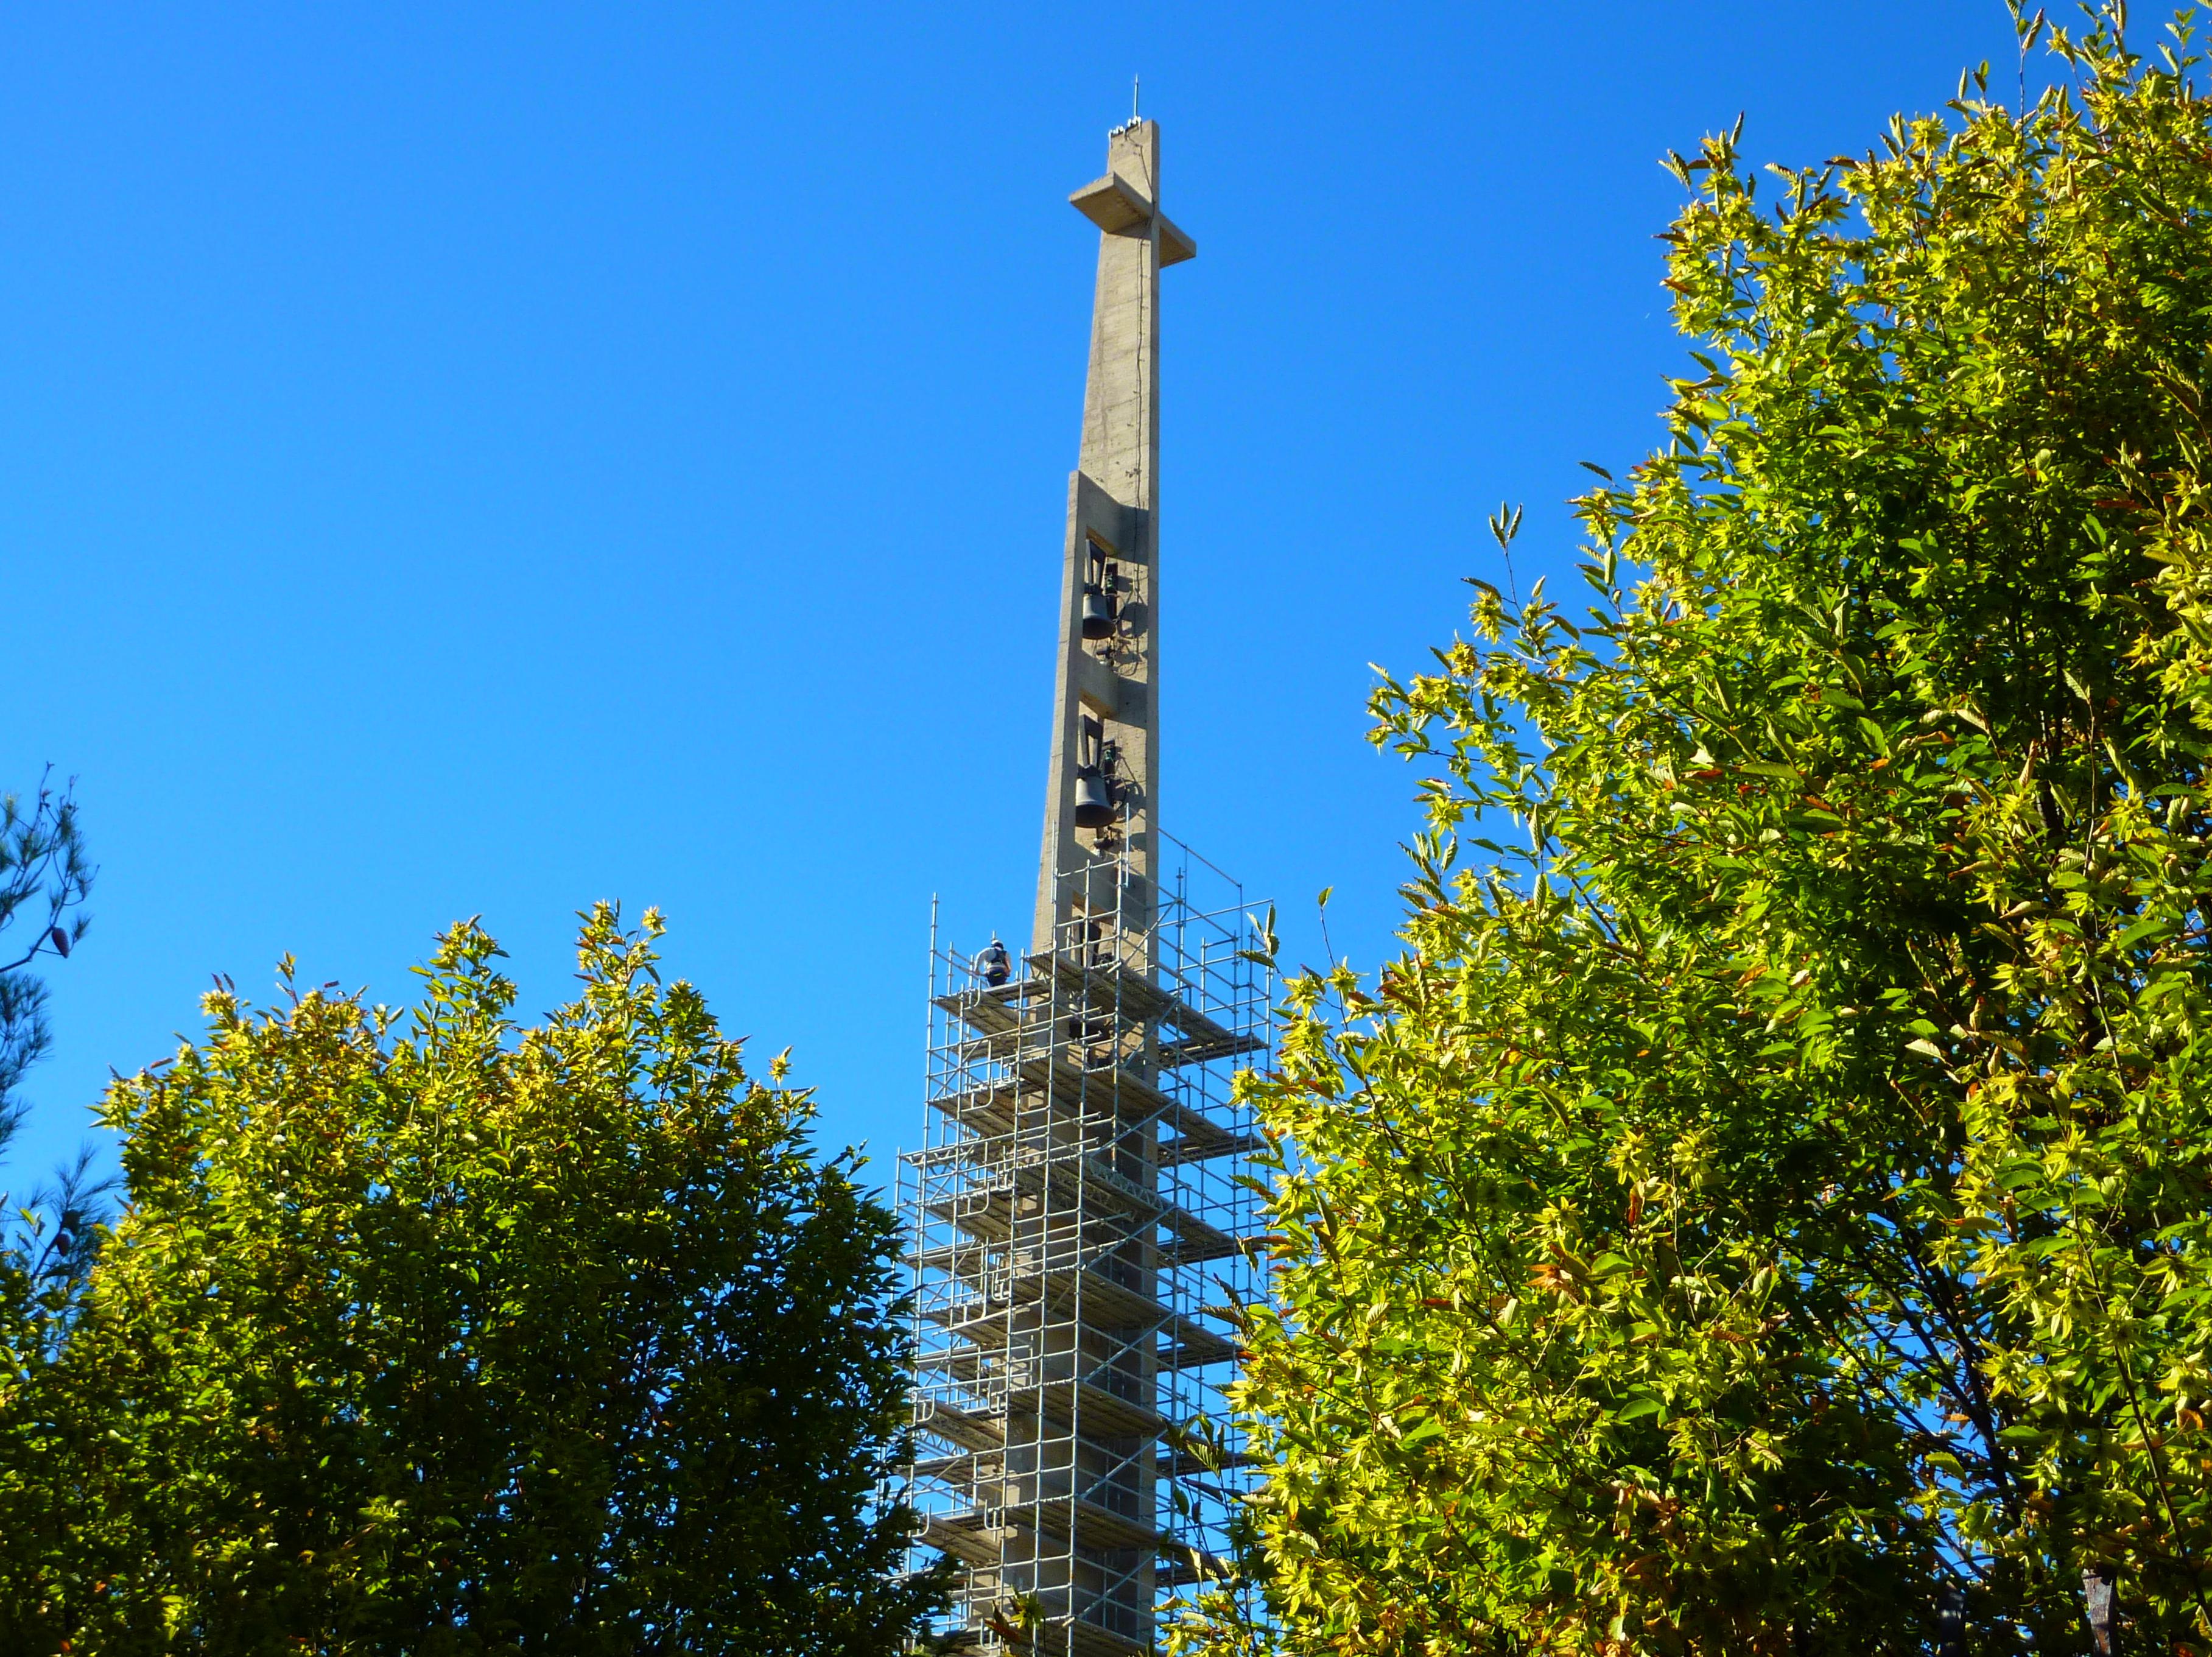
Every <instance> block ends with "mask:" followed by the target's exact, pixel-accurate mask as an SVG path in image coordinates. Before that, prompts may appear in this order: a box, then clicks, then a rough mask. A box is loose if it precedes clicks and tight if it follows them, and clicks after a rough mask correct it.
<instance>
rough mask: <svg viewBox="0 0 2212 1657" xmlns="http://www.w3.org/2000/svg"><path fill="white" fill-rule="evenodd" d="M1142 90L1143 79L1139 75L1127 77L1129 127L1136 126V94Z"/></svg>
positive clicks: (1143, 87)
mask: <svg viewBox="0 0 2212 1657" xmlns="http://www.w3.org/2000/svg"><path fill="white" fill-rule="evenodd" d="M1144 89H1145V77H1144V76H1141V75H1132V76H1130V77H1129V125H1131V126H1134V125H1136V124H1137V109H1138V104H1139V98H1138V94H1139V93H1141V92H1143V90H1144Z"/></svg>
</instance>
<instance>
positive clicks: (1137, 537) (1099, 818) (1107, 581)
mask: <svg viewBox="0 0 2212 1657" xmlns="http://www.w3.org/2000/svg"><path fill="white" fill-rule="evenodd" d="M1068 200H1069V201H1070V202H1071V203H1072V204H1073V205H1074V207H1075V209H1076V210H1078V211H1079V212H1080V213H1081V214H1082V215H1083V216H1085V218H1087V219H1089V220H1091V222H1092V223H1094V224H1096V225H1097V227H1098V283H1097V291H1096V294H1095V295H1094V297H1093V299H1092V302H1091V369H1090V374H1089V376H1088V378H1087V379H1086V381H1085V386H1084V394H1083V448H1082V452H1081V456H1080V459H1079V463H1078V465H1077V466H1076V469H1075V471H1074V472H1073V473H1072V474H1071V475H1070V476H1069V478H1068V480H1067V538H1066V548H1065V554H1064V558H1065V561H1064V563H1063V564H1062V568H1061V574H1060V671H1059V675H1058V679H1057V681H1056V683H1055V685H1054V695H1053V738H1052V764H1051V769H1050V771H1049V772H1048V780H1047V783H1046V788H1045V806H1044V849H1043V855H1042V857H1041V858H1040V859H1039V868H1038V874H1037V903H1036V924H1035V926H1034V928H1033V929H1032V932H1031V947H1033V948H1035V949H1039V950H1042V949H1048V948H1049V947H1051V945H1052V941H1053V938H1054V935H1055V929H1057V928H1060V927H1062V926H1065V925H1066V924H1067V923H1069V922H1070V921H1071V920H1073V919H1074V918H1075V917H1076V916H1077V914H1078V913H1079V912H1081V911H1085V910H1086V909H1087V910H1088V911H1091V912H1092V913H1096V912H1097V911H1098V910H1099V909H1100V908H1101V907H1102V905H1101V903H1100V901H1099V898H1100V894H1097V893H1093V892H1086V891H1084V890H1083V889H1081V883H1080V882H1079V881H1078V880H1074V879H1072V878H1070V876H1069V875H1068V874H1067V871H1070V870H1073V869H1075V868H1079V866H1082V865H1084V864H1085V863H1092V864H1094V865H1095V864H1097V863H1098V862H1100V860H1101V858H1102V856H1103V854H1107V853H1111V852H1115V851H1119V852H1121V853H1122V854H1123V860H1124V861H1125V862H1126V864H1127V871H1128V873H1129V874H1131V875H1133V877H1134V878H1135V879H1136V880H1138V881H1139V882H1141V883H1142V885H1143V886H1144V888H1145V890H1146V892H1147V893H1149V892H1150V891H1151V890H1152V886H1153V883H1154V882H1155V881H1156V880H1157V879H1158V868H1159V848H1158V844H1157V843H1158V834H1157V833H1156V832H1155V813H1156V812H1157V810H1158V799H1159V769H1160V766H1159V698H1158V667H1159V655H1158V646H1159V470H1160V272H1161V271H1163V270H1164V269H1165V268H1166V267H1167V266H1169V265H1177V264H1181V263H1182V261H1183V260H1184V259H1190V258H1192V257H1194V255H1195V254H1196V253H1197V252H1198V247H1197V244H1196V243H1194V241H1191V239H1190V238H1189V237H1188V236H1187V235H1184V234H1183V233H1182V231H1181V230H1180V229H1178V228H1176V226H1175V224H1174V223H1173V222H1171V221H1170V219H1169V218H1168V216H1167V215H1166V214H1164V213H1163V212H1162V211H1161V210H1160V206H1159V201H1160V129H1159V124H1158V122H1157V121H1145V120H1133V121H1132V122H1131V123H1130V124H1129V125H1127V126H1125V127H1123V128H1121V130H1120V131H1116V132H1115V133H1113V134H1112V135H1111V136H1109V137H1108V139H1107V141H1106V174H1105V176H1104V177H1103V178H1101V179H1098V180H1095V181H1093V182H1092V183H1090V184H1086V185H1085V186H1083V188H1082V189H1080V190H1079V191H1077V192H1075V193H1074V194H1073V196H1071V197H1069V198H1068ZM1122 901H1123V906H1124V907H1126V906H1127V901H1128V900H1127V898H1126V897H1125V898H1124V899H1123V900H1122Z"/></svg>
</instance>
